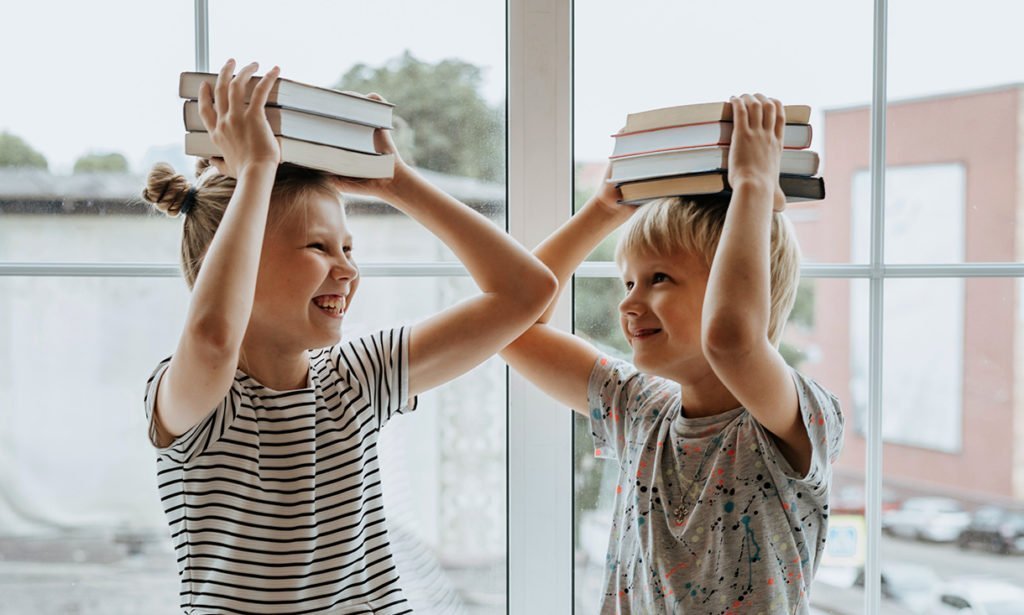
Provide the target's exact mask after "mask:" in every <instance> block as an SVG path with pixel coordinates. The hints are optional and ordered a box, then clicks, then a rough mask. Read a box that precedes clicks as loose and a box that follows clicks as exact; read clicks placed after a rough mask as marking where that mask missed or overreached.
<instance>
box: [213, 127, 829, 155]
mask: <svg viewBox="0 0 1024 615" xmlns="http://www.w3.org/2000/svg"><path fill="white" fill-rule="evenodd" d="M732 126H733V124H732V122H706V123H703V124H689V125H686V126H669V127H666V128H655V129H651V130H641V131H639V132H620V133H619V134H615V135H612V136H613V137H615V150H614V151H613V152H612V155H611V157H612V158H619V157H621V156H632V155H635V154H647V153H654V152H661V151H666V150H673V149H683V148H692V147H708V146H712V145H728V144H729V143H730V142H731V141H732ZM200 130H201V129H200ZM810 145H811V126H810V125H809V124H786V130H785V133H784V134H783V136H782V147H784V148H786V149H805V148H807V147H810Z"/></svg>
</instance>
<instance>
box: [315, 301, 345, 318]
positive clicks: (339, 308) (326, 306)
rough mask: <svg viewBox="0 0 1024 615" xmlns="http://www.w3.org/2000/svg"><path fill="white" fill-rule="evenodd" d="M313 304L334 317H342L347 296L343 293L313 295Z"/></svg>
mask: <svg viewBox="0 0 1024 615" xmlns="http://www.w3.org/2000/svg"><path fill="white" fill-rule="evenodd" d="M313 304H314V305H315V306H316V307H318V308H320V310H321V311H322V312H323V313H325V314H327V315H328V316H331V317H333V318H341V317H342V316H344V315H345V297H343V296H341V295H320V296H319V297H313Z"/></svg>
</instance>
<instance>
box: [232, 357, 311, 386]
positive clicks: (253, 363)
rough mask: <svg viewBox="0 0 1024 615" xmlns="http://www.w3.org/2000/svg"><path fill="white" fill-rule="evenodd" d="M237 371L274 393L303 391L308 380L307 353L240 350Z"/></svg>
mask: <svg viewBox="0 0 1024 615" xmlns="http://www.w3.org/2000/svg"><path fill="white" fill-rule="evenodd" d="M238 369H240V370H242V371H243V372H245V373H246V374H248V375H249V376H251V377H252V378H254V379H255V380H256V381H257V382H259V383H260V384H262V385H263V386H265V387H267V388H268V389H273V390H275V391H292V390H295V389H304V388H306V385H307V384H308V379H309V352H308V351H305V350H303V351H302V352H301V353H299V354H298V355H288V356H285V355H282V354H281V353H276V352H260V351H259V350H258V349H252V348H244V347H243V348H242V352H241V354H240V356H239V359H238Z"/></svg>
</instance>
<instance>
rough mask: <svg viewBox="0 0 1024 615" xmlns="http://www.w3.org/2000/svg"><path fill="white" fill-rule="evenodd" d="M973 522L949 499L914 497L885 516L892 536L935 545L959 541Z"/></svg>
mask: <svg viewBox="0 0 1024 615" xmlns="http://www.w3.org/2000/svg"><path fill="white" fill-rule="evenodd" d="M970 523H971V516H970V515H969V514H968V513H967V511H966V510H964V509H963V507H962V506H960V503H959V502H957V501H956V500H952V499H949V498H935V497H933V498H910V499H908V500H906V501H905V502H903V506H901V507H900V508H898V509H897V510H893V511H890V512H887V513H884V514H883V515H882V529H883V530H885V531H887V532H889V533H890V534H892V535H894V536H903V537H905V538H919V539H922V540H932V541H935V542H953V541H955V540H956V539H957V538H959V537H960V532H961V531H963V530H964V528H966V527H967V526H968V525H970Z"/></svg>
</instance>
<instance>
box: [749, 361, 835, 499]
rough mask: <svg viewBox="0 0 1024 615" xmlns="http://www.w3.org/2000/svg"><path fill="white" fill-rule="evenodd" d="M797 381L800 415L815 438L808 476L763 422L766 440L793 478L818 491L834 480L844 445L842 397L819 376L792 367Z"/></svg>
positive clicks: (761, 428) (810, 436) (782, 466)
mask: <svg viewBox="0 0 1024 615" xmlns="http://www.w3.org/2000/svg"><path fill="white" fill-rule="evenodd" d="M790 373H791V374H792V377H793V382H794V384H795V385H796V392H797V399H798V402H799V404H800V416H801V418H802V420H803V424H804V427H805V428H806V429H807V437H808V439H809V440H810V442H811V463H810V467H809V468H808V470H807V474H806V475H805V476H801V475H800V474H799V473H798V472H796V471H795V470H794V469H793V468H792V466H790V465H789V462H787V461H786V459H785V458H784V457H783V456H782V452H781V451H779V449H778V446H777V445H776V444H775V440H774V438H772V437H771V436H770V434H768V431H767V430H766V429H764V428H763V427H760V426H759V431H760V432H761V434H762V438H763V440H764V443H765V444H766V445H767V446H768V450H770V451H771V453H772V456H773V457H774V459H775V461H776V462H777V464H778V465H779V467H780V468H781V469H782V470H783V473H784V474H785V475H786V476H788V477H789V478H793V479H796V480H799V481H801V482H803V483H805V484H806V485H807V487H808V488H809V489H810V490H811V491H812V492H814V493H822V492H823V491H824V490H825V489H827V488H828V486H829V484H830V483H831V480H832V467H831V464H832V463H834V462H835V461H836V459H837V458H838V457H839V452H840V451H841V450H842V448H843V428H844V418H843V413H842V410H841V409H840V407H839V399H838V398H836V396H835V395H833V394H832V393H831V392H829V391H828V390H827V389H826V388H824V387H823V386H821V385H820V384H818V383H817V382H816V381H815V380H813V379H811V378H809V377H807V376H805V375H804V374H802V373H800V372H798V371H797V370H795V369H792V368H790Z"/></svg>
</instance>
